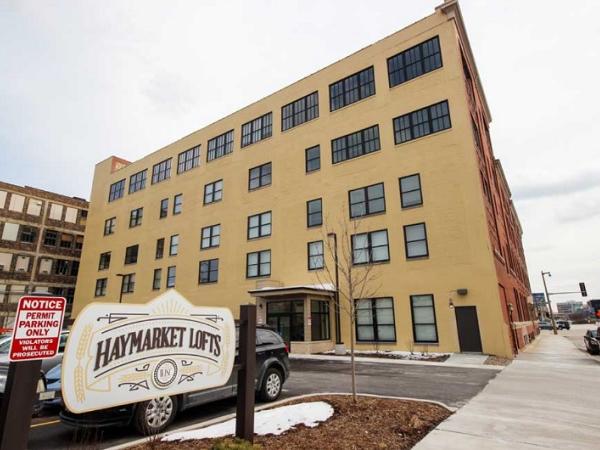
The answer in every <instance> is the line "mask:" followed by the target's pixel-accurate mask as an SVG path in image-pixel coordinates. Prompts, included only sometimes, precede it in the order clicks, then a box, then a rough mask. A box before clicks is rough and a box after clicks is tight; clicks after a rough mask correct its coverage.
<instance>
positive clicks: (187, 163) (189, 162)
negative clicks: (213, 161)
mask: <svg viewBox="0 0 600 450" xmlns="http://www.w3.org/2000/svg"><path fill="white" fill-rule="evenodd" d="M200 147H202V145H201V144H198V145H196V146H195V147H192V148H190V149H188V150H185V151H183V152H181V153H179V154H178V155H177V175H180V174H182V173H185V172H187V171H189V170H192V169H194V168H196V167H198V166H199V165H200Z"/></svg>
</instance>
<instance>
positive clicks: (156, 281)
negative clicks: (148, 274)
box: [152, 269, 162, 291]
mask: <svg viewBox="0 0 600 450" xmlns="http://www.w3.org/2000/svg"><path fill="white" fill-rule="evenodd" d="M161 277H162V269H154V274H153V275H152V290H153V291H158V290H159V289H160V281H161Z"/></svg>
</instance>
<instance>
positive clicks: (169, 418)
mask: <svg viewBox="0 0 600 450" xmlns="http://www.w3.org/2000/svg"><path fill="white" fill-rule="evenodd" d="M236 331H237V330H236ZM238 370H239V356H238V355H237V352H236V358H235V362H234V366H233V371H232V373H231V377H230V378H229V380H228V381H227V384H225V385H224V386H220V387H217V388H213V389H208V390H203V391H195V392H187V393H185V394H180V395H175V396H171V397H169V396H164V397H158V398H155V399H152V400H148V401H145V402H140V403H136V404H132V405H125V406H119V407H116V408H110V409H104V410H100V411H94V412H89V413H84V414H73V413H71V412H69V411H67V410H66V409H65V408H63V409H62V410H61V412H60V414H59V415H60V419H61V421H62V422H63V423H64V424H66V425H70V426H74V427H80V428H97V427H108V426H127V425H133V426H134V427H135V429H136V430H137V431H138V432H140V433H142V434H147V435H151V434H156V433H160V432H161V431H163V430H164V429H165V428H166V427H167V426H169V425H170V424H171V423H172V422H173V420H175V416H176V415H177V413H179V412H180V411H183V410H185V409H188V408H191V407H193V406H198V405H203V404H205V403H209V402H212V401H216V400H221V399H224V398H228V397H234V396H235V395H236V393H237V373H238ZM289 373H290V362H289V358H288V348H287V346H286V345H285V343H284V342H283V339H281V337H280V336H279V335H278V334H277V333H275V332H274V331H272V330H271V329H270V328H267V327H262V326H257V327H256V393H257V396H258V397H259V399H260V400H263V401H267V402H271V401H274V400H276V399H277V398H278V397H279V395H280V394H281V389H282V387H283V383H284V382H285V380H287V378H288V376H289ZM57 378H58V379H60V377H59V376H58V377H57ZM49 381H53V380H49ZM49 384H51V383H49Z"/></svg>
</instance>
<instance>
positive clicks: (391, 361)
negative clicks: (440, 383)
mask: <svg viewBox="0 0 600 450" xmlns="http://www.w3.org/2000/svg"><path fill="white" fill-rule="evenodd" d="M290 359H291V360H294V359H308V360H316V361H344V362H349V361H350V357H349V356H329V355H302V354H299V353H290ZM354 360H355V361H356V362H368V363H380V364H406V365H418V366H433V367H456V368H459V369H482V370H496V371H500V370H503V369H505V368H506V366H492V365H489V364H452V363H446V362H426V361H413V360H408V359H388V358H368V357H365V356H357V357H355V358H354Z"/></svg>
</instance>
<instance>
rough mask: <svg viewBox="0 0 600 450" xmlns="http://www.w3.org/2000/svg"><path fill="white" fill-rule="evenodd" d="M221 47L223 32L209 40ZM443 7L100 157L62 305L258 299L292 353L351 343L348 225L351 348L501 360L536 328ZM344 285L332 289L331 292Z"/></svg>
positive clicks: (464, 51) (473, 87) (460, 39)
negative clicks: (295, 76) (153, 145)
mask: <svg viewBox="0 0 600 450" xmlns="http://www.w3.org/2000/svg"><path fill="white" fill-rule="evenodd" d="M216 45H218V43H217V44H216ZM490 122H491V115H490V111H489V108H488V105H487V102H486V99H485V95H484V91H483V88H482V86H481V81H480V79H479V75H478V73H477V69H476V66H475V59H474V56H473V54H472V51H471V47H470V45H469V41H468V38H467V34H466V31H465V28H464V24H463V20H462V17H461V14H460V10H459V8H458V5H457V3H456V2H455V1H449V2H446V3H444V4H443V5H441V6H440V7H438V8H436V11H435V12H434V13H433V14H432V15H430V16H428V17H425V18H424V19H422V20H420V21H418V22H416V23H414V24H412V25H410V26H408V27H406V28H404V29H402V30H400V31H398V32H396V33H394V34H392V35H391V36H388V37H386V38H384V39H382V40H381V41H378V42H376V43H374V44H372V45H370V46H368V47H366V48H364V49H362V50H360V51H358V52H356V53H354V54H352V55H350V56H348V57H346V58H344V59H342V60H340V61H338V62H336V63H334V64H332V65H330V66H328V67H326V68H324V69H322V70H319V71H318V72H316V73H314V74H312V75H309V76H307V77H305V78H303V79H302V80H300V81H298V82H296V83H294V84H292V85H290V86H288V87H286V88H284V89H281V90H279V91H277V92H275V93H274V94H272V95H270V96H268V97H266V98H264V99H262V100H260V101H257V102H255V103H253V104H251V105H249V106H247V107H245V108H243V109H241V110H239V111H237V112H235V113H233V114H231V115H229V116H227V117H225V118H223V119H220V120H218V121H217V122H215V123H212V124H210V125H208V126H206V127H204V128H202V129H200V130H198V131H195V132H193V133H191V134H190V135H188V136H185V137H183V138H181V139H180V140H178V141H176V142H174V143H172V144H170V145H168V146H166V147H164V148H162V149H159V150H157V151H155V152H153V153H151V154H149V155H147V156H145V157H143V158H142V159H140V160H138V161H135V162H128V161H126V160H123V159H121V158H117V157H110V158H108V159H106V160H104V161H102V162H100V163H98V164H97V165H96V169H95V173H94V181H93V187H92V194H91V209H90V217H89V220H88V224H87V228H86V246H85V248H84V251H83V257H82V265H81V275H80V278H79V280H78V284H77V293H76V299H75V306H74V311H75V312H77V311H79V310H81V308H83V307H84V306H85V305H86V304H88V303H89V302H91V301H103V302H118V301H121V300H122V301H123V302H133V303H139V302H146V301H148V300H150V299H152V298H154V297H155V296H156V295H157V294H158V293H159V292H161V291H163V290H165V289H170V288H176V289H177V290H178V291H180V292H181V293H182V294H183V295H184V296H186V297H187V298H188V299H189V300H190V301H192V302H194V303H197V304H201V305H222V306H228V307H230V308H231V309H232V311H233V312H234V314H237V312H238V306H239V305H240V304H241V303H245V302H248V301H252V302H254V301H256V303H257V304H258V306H259V308H258V312H259V317H258V319H259V321H262V322H266V323H268V324H270V325H272V326H273V327H275V328H276V329H277V330H278V331H279V332H280V333H281V334H282V335H283V337H284V338H285V339H286V341H288V342H290V343H291V346H292V351H296V352H315V351H323V350H330V349H332V348H333V346H334V344H335V340H336V334H338V333H339V336H340V338H341V340H342V341H344V342H346V343H347V342H348V338H349V335H350V323H349V320H348V317H345V316H343V317H341V320H340V327H339V329H338V327H336V320H334V317H335V307H334V303H333V300H332V299H333V294H334V290H335V286H333V285H331V284H327V285H323V284H321V283H319V278H320V275H322V274H323V266H324V265H331V261H332V255H331V254H330V252H327V251H326V248H327V245H326V242H327V240H328V239H330V238H331V235H328V234H329V233H330V232H334V233H336V235H337V236H338V237H341V236H342V234H343V233H342V231H343V230H342V229H341V228H343V226H340V224H355V223H358V222H359V221H360V229H359V230H357V231H356V233H354V234H353V236H351V238H350V239H349V240H348V241H349V242H340V243H339V244H340V247H341V246H342V245H346V246H347V247H348V246H350V247H351V248H352V254H353V258H354V263H355V264H356V266H357V267H358V268H360V266H361V265H364V264H365V263H367V264H370V263H372V264H373V265H374V270H375V271H377V273H378V276H379V283H380V287H379V289H378V290H377V294H376V295H373V296H372V297H371V298H357V299H356V302H357V308H358V310H359V314H358V323H357V326H356V329H355V330H354V331H355V333H356V335H357V340H358V348H359V349H365V350H367V349H374V348H378V349H392V350H417V351H418V350H428V351H442V352H447V351H474V352H484V353H490V354H496V355H501V356H508V357H510V356H512V355H513V353H514V352H515V351H516V349H517V347H522V346H524V345H525V344H526V343H527V342H528V341H529V339H531V337H533V335H534V324H533V322H532V320H531V317H530V316H529V309H528V306H527V302H528V300H527V299H528V298H529V297H530V295H529V286H528V281H527V270H526V264H525V258H524V254H523V250H522V247H521V228H520V225H519V223H518V219H517V216H516V212H515V210H514V208H513V206H512V202H511V200H510V191H509V189H508V186H507V185H506V183H505V178H504V176H503V174H502V171H501V168H500V165H499V163H497V162H496V159H495V157H494V154H493V151H492V146H491V139H490V134H489V129H488V125H489V123H490ZM341 287H342V288H343V286H341Z"/></svg>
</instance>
